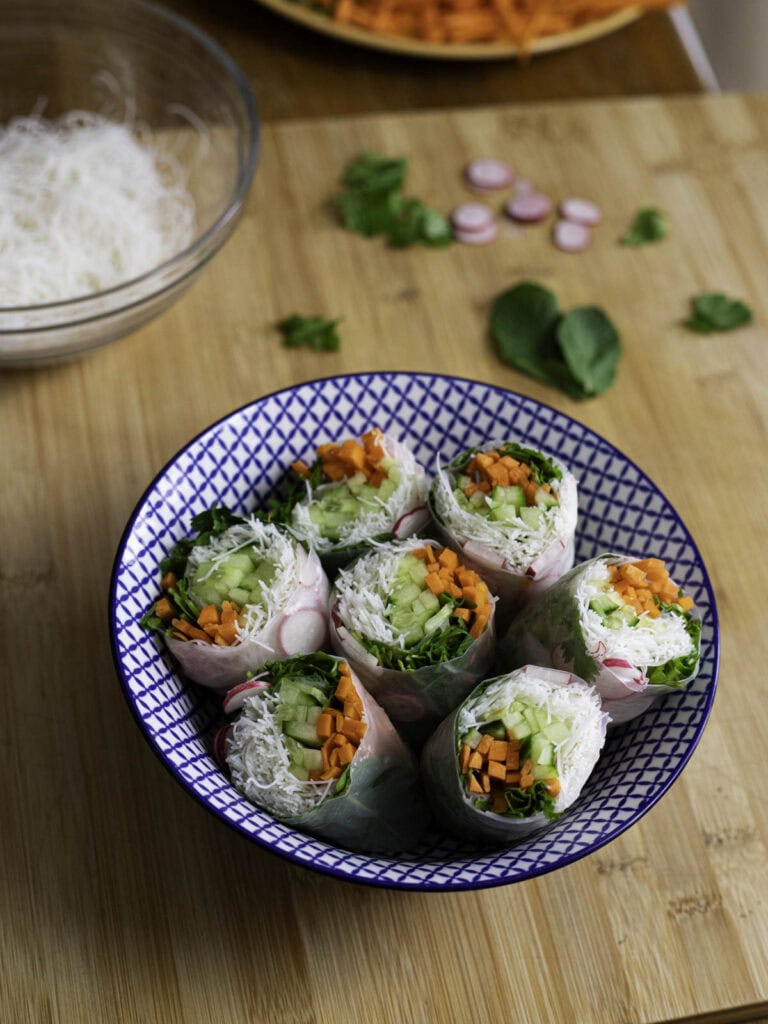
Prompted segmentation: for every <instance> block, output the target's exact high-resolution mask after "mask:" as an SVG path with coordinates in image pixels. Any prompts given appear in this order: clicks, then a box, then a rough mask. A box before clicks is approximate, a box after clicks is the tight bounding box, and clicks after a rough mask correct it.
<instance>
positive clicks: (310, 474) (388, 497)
mask: <svg viewBox="0 0 768 1024" xmlns="http://www.w3.org/2000/svg"><path fill="white" fill-rule="evenodd" d="M292 469H293V470H294V471H295V472H296V473H297V474H298V475H299V477H303V478H304V479H305V481H306V489H305V493H304V495H303V497H302V498H301V500H298V501H297V502H296V503H295V504H293V505H292V508H291V510H290V516H289V519H290V525H291V529H292V530H293V532H294V533H295V534H296V535H297V536H298V537H301V538H303V539H306V540H309V541H311V542H312V544H313V545H314V547H315V548H316V550H317V551H318V552H319V553H321V554H322V553H325V552H327V551H330V550H331V549H332V548H334V547H338V546H342V547H346V546H351V545H354V544H359V543H362V542H368V541H370V540H371V539H386V538H389V537H390V536H391V535H392V530H393V527H394V525H395V523H396V522H397V520H398V519H399V518H400V516H401V515H403V514H404V513H406V512H409V511H411V510H412V509H415V508H417V507H418V506H420V505H423V504H424V502H425V500H426V491H427V483H426V477H425V474H424V471H423V469H422V467H421V466H420V465H419V464H418V463H417V461H416V459H415V458H414V456H413V454H412V453H411V452H410V451H409V450H408V448H407V447H405V445H402V444H399V443H398V442H396V441H394V440H392V439H391V438H388V437H385V436H384V435H383V434H382V432H381V431H380V430H379V429H378V428H373V429H372V430H370V431H368V432H367V433H366V434H363V436H362V438H361V440H360V441H359V442H358V441H355V440H353V439H348V440H346V441H343V442H342V443H341V444H324V445H320V447H319V448H318V449H317V460H316V462H315V463H314V465H313V466H311V467H309V466H306V465H305V464H304V463H302V462H295V463H293V465H292Z"/></svg>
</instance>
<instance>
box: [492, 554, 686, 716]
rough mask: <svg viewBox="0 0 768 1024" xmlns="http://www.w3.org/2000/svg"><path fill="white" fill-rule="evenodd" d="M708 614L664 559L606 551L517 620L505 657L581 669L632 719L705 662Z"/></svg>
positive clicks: (606, 700) (608, 704)
mask: <svg viewBox="0 0 768 1024" xmlns="http://www.w3.org/2000/svg"><path fill="white" fill-rule="evenodd" d="M700 635H701V620H700V619H699V618H698V616H697V615H696V613H695V608H694V603H693V601H692V599H691V598H690V597H689V596H686V595H685V594H684V592H683V591H682V590H681V588H680V587H679V586H678V585H677V584H676V583H675V582H673V580H671V579H670V576H669V572H668V570H667V568H666V566H665V564H664V562H663V561H662V560H661V559H659V558H643V559H635V558H631V557H627V556H619V555H612V554H604V555H600V556H598V557H597V558H593V559H591V560H589V561H587V562H583V563H582V564H581V565H577V566H576V567H575V568H574V569H572V570H571V572H569V573H567V574H566V575H565V576H563V578H562V579H561V580H559V581H558V582H557V583H556V584H555V585H554V586H553V587H552V588H551V589H550V590H548V591H547V592H546V593H544V594H542V595H541V596H540V597H539V598H537V600H536V601H534V602H532V603H531V604H530V605H529V607H528V608H526V609H525V610H524V611H523V612H521V614H520V615H519V616H518V617H517V618H516V619H515V621H514V622H513V623H512V625H511V626H510V627H509V630H508V631H507V633H506V635H505V637H504V640H503V643H502V644H501V651H500V655H499V656H500V658H501V659H502V660H503V662H504V663H505V664H508V665H520V664H525V663H527V662H529V661H531V660H535V661H536V662H537V663H538V664H544V665H551V666H553V667H555V668H561V669H566V670H568V671H572V672H575V673H576V674H577V675H579V676H581V678H582V679H584V680H585V681H586V682H588V683H590V684H591V685H593V686H594V687H595V688H596V690H597V692H598V693H599V695H600V697H601V699H602V702H603V708H604V709H605V710H606V711H608V712H609V714H610V716H611V721H612V724H619V723H621V722H626V721H629V720H630V719H632V718H635V717H636V716H637V715H639V714H641V713H642V712H643V711H644V710H645V709H646V708H647V707H649V706H650V705H651V704H652V703H653V701H654V700H656V699H657V698H658V697H660V696H663V695H664V694H668V693H672V692H674V691H676V690H680V689H683V688H684V687H685V686H686V685H687V683H689V682H690V681H691V679H693V678H694V676H695V675H696V673H697V671H698V668H699V647H700Z"/></svg>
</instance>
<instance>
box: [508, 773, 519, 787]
mask: <svg viewBox="0 0 768 1024" xmlns="http://www.w3.org/2000/svg"><path fill="white" fill-rule="evenodd" d="M504 782H505V783H506V784H507V785H508V786H518V785H519V784H520V772H507V774H506V775H505V776H504Z"/></svg>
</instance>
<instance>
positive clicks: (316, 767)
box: [304, 747, 323, 772]
mask: <svg viewBox="0 0 768 1024" xmlns="http://www.w3.org/2000/svg"><path fill="white" fill-rule="evenodd" d="M304 767H305V768H307V769H308V770H309V771H311V772H316V771H321V770H322V767H323V755H322V754H321V753H320V751H319V750H314V749H313V748H312V747H305V748H304Z"/></svg>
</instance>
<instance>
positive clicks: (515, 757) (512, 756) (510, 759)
mask: <svg viewBox="0 0 768 1024" xmlns="http://www.w3.org/2000/svg"><path fill="white" fill-rule="evenodd" d="M505 764H506V766H507V768H514V769H515V770H516V769H518V768H519V767H520V751H519V749H518V750H514V749H513V748H512V744H511V743H510V744H509V749H508V750H507V756H506V758H505Z"/></svg>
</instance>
